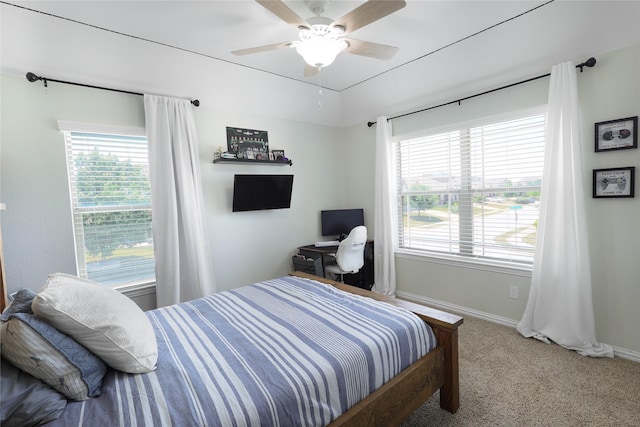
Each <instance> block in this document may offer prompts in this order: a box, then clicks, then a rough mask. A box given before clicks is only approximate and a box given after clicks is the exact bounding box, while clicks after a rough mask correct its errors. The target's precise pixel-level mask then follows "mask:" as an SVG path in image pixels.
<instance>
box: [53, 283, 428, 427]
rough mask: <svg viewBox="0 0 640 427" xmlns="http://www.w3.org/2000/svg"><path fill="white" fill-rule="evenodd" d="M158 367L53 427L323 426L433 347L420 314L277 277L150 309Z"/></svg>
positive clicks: (112, 376)
mask: <svg viewBox="0 0 640 427" xmlns="http://www.w3.org/2000/svg"><path fill="white" fill-rule="evenodd" d="M147 314H148V316H149V318H150V319H151V322H152V324H153V326H154V329H155V332H156V337H157V340H158V352H159V357H158V368H157V369H156V370H155V371H154V372H151V373H148V374H137V375H134V374H126V373H123V372H120V371H113V370H112V371H110V372H109V373H107V376H106V377H105V380H104V383H103V387H102V395H101V396H100V397H98V398H94V399H91V400H88V401H84V402H71V401H70V402H69V403H68V405H67V408H66V409H65V411H64V413H63V414H62V416H61V417H60V418H59V419H58V420H56V421H55V422H53V423H51V424H47V425H48V426H49V425H51V426H54V425H55V426H58V425H59V426H80V425H84V426H118V425H120V426H255V425H260V426H323V425H326V424H328V423H330V422H331V421H333V420H334V419H336V418H337V417H338V416H339V415H340V414H341V413H343V412H345V411H346V410H347V409H349V408H350V407H351V406H353V405H354V404H355V403H357V402H358V401H360V400H361V399H362V398H364V397H366V396H367V395H369V394H370V393H371V392H372V391H374V390H375V389H376V388H377V387H379V386H380V385H382V384H384V383H385V382H386V381H388V380H389V379H390V378H392V377H393V376H395V375H396V374H397V373H399V372H400V371H401V370H403V369H404V368H406V367H407V366H409V365H410V364H411V363H413V362H414V361H416V360H417V359H419V358H420V357H422V356H423V355H424V354H426V353H427V352H428V351H429V350H431V349H433V348H434V347H435V345H436V342H435V341H436V340H435V337H434V334H433V331H432V330H431V329H430V328H429V327H428V326H427V325H426V324H425V323H424V322H423V321H421V320H420V319H419V318H418V317H417V316H415V315H413V314H412V313H409V312H407V311H405V310H403V309H399V308H395V307H392V306H389V305H387V304H382V303H379V302H377V301H374V300H371V299H369V298H363V297H359V296H356V295H351V294H347V293H345V292H342V291H340V290H337V289H335V288H333V287H331V286H329V285H325V284H322V283H319V282H315V281H312V280H307V279H302V278H297V277H288V276H287V277H282V278H279V279H274V280H269V281H265V282H261V283H257V284H254V285H250V286H245V287H242V288H238V289H234V290H231V291H224V292H219V293H217V294H214V295H212V296H209V297H205V298H201V299H198V300H194V301H191V302H187V303H182V304H177V305H174V306H170V307H165V308H160V309H157V310H152V311H150V312H147Z"/></svg>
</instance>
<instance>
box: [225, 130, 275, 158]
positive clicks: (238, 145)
mask: <svg viewBox="0 0 640 427" xmlns="http://www.w3.org/2000/svg"><path fill="white" fill-rule="evenodd" d="M227 151H228V152H229V153H232V154H235V155H236V157H237V158H238V159H258V160H268V159H269V133H268V132H267V131H266V130H256V129H244V128H235V127H229V126H227Z"/></svg>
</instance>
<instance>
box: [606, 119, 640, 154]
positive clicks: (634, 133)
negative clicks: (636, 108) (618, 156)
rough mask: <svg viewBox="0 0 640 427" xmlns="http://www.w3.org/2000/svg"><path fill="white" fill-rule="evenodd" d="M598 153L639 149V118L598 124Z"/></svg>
mask: <svg viewBox="0 0 640 427" xmlns="http://www.w3.org/2000/svg"><path fill="white" fill-rule="evenodd" d="M595 126H596V129H595V136H596V152H600V151H610V150H625V149H628V148H638V116H635V117H627V118H626V119H618V120H609V121H606V122H599V123H596V125H595Z"/></svg>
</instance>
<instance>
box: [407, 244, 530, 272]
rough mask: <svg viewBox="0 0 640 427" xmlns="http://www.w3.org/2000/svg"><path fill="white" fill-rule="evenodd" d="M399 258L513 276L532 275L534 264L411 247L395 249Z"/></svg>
mask: <svg viewBox="0 0 640 427" xmlns="http://www.w3.org/2000/svg"><path fill="white" fill-rule="evenodd" d="M395 255H396V256H397V257H398V258H403V259H409V260H413V261H420V262H429V263H432V264H441V265H448V266H451V267H459V268H468V269H473V270H482V271H490V272H493V273H500V274H509V275H512V276H522V277H531V272H532V270H533V266H532V265H530V264H516V263H509V262H501V261H494V260H486V259H483V260H479V259H474V258H466V257H461V256H455V255H444V254H434V253H425V252H421V251H413V250H410V249H398V248H396V250H395Z"/></svg>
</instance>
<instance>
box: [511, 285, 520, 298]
mask: <svg viewBox="0 0 640 427" xmlns="http://www.w3.org/2000/svg"><path fill="white" fill-rule="evenodd" d="M509 298H513V299H518V287H517V286H515V285H511V286H509Z"/></svg>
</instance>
